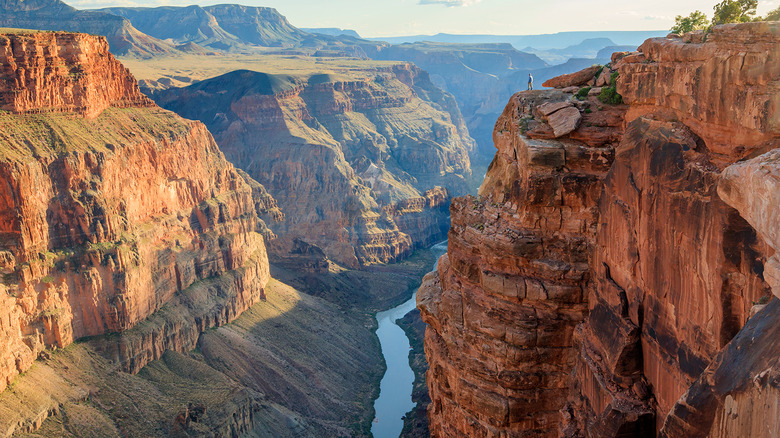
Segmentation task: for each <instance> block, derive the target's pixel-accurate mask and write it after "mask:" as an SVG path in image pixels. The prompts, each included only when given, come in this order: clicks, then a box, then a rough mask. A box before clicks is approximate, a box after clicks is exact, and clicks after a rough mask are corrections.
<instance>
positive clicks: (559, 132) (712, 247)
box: [418, 22, 780, 437]
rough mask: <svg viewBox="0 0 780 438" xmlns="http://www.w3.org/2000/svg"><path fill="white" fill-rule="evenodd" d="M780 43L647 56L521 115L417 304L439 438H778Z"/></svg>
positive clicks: (733, 36) (697, 39) (634, 55)
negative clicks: (530, 437) (527, 437)
mask: <svg viewBox="0 0 780 438" xmlns="http://www.w3.org/2000/svg"><path fill="white" fill-rule="evenodd" d="M778 34H780V24H779V23H777V22H768V23H767V22H763V23H742V24H728V25H722V26H716V27H714V28H713V29H712V31H711V32H710V33H709V34H707V35H705V34H704V33H703V32H701V31H699V32H694V33H690V34H686V35H683V36H670V37H667V38H654V39H649V40H647V41H646V42H645V43H644V44H642V45H641V46H640V47H639V50H638V51H637V52H631V53H628V52H625V53H615V54H614V55H613V56H612V59H611V63H610V64H609V65H608V66H607V67H604V68H603V69H601V68H598V67H594V68H592V69H586V70H583V71H582V72H579V73H576V74H572V75H568V76H565V77H561V78H557V79H555V80H552V81H549V82H548V83H545V85H546V86H555V87H558V88H556V89H554V90H548V91H525V92H520V93H517V94H515V95H514V96H513V97H512V98H511V99H510V101H509V103H508V104H507V106H506V108H505V110H504V112H503V114H502V115H501V117H500V118H499V120H498V122H497V124H496V127H495V130H494V133H493V138H494V142H495V146H496V148H497V153H496V156H495V158H494V160H493V162H492V163H491V165H490V167H489V169H488V172H487V175H486V177H485V181H484V182H483V183H482V186H481V187H480V189H479V193H478V196H477V197H473V196H467V197H462V198H455V199H453V202H452V206H451V213H452V227H451V229H450V231H449V236H448V237H449V247H448V251H447V254H446V255H445V256H443V257H442V258H441V259H440V261H439V265H438V269H437V271H435V272H433V273H430V274H428V275H427V276H426V278H425V280H424V283H423V286H422V287H421V288H420V290H419V291H418V307H419V309H420V311H421V314H422V318H423V320H424V321H425V322H426V323H427V324H428V327H427V329H426V334H425V351H426V355H427V358H428V362H429V366H430V369H429V370H428V372H427V384H428V388H429V392H430V396H431V399H432V402H431V405H430V407H429V410H428V416H429V421H430V430H431V435H432V436H472V437H480V436H518V437H519V436H550V437H552V436H566V437H584V436H593V437H596V436H597V437H619V436H632V437H637V436H649V437H652V436H656V435H658V436H668V437H677V436H702V437H703V436H766V437H769V436H774V435H775V434H776V432H777V430H778V429H779V428H780V423H778V418H777V417H778V415H777V413H778V411H777V408H776V406H777V405H776V403H777V400H778V396H779V395H780V391H779V387H778V380H777V377H776V376H777V372H778V362H777V357H778V354H777V353H778V351H777V348H778V344H777V341H776V339H772V336H775V335H776V331H777V319H778V317H780V315H779V314H778V313H777V303H778V301H777V299H775V298H774V296H775V295H777V294H778V292H777V278H778V275H777V266H778V264H777V255H776V250H777V242H776V237H777V236H776V234H777V233H776V230H777V229H778V225H777V203H776V201H777V195H776V193H777V190H776V188H777V167H776V166H777V153H776V148H777V147H778V145H779V144H780V143H779V142H780V129H779V128H780V126H779V125H778V118H777V117H778V116H777V114H778V106H780V101H779V100H778V96H779V95H780V94H778V89H779V88H778V87H780V70H778V66H780V63H779V62H778V56H780V50H778V49H779V48H780V39H778ZM589 85H593V88H586V87H587V86H589ZM571 93H577V96H578V98H573V97H572V95H571ZM615 93H618V95H619V96H621V97H622V99H614V96H615ZM599 96H600V97H601V98H600V99H599V98H598V97H599ZM621 100H622V102H621ZM773 293H774V295H773Z"/></svg>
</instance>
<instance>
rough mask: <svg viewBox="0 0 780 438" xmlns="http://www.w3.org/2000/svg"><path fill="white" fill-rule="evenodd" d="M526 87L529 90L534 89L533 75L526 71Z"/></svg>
mask: <svg viewBox="0 0 780 438" xmlns="http://www.w3.org/2000/svg"><path fill="white" fill-rule="evenodd" d="M528 89H529V90H533V89H534V77H533V76H531V73H528Z"/></svg>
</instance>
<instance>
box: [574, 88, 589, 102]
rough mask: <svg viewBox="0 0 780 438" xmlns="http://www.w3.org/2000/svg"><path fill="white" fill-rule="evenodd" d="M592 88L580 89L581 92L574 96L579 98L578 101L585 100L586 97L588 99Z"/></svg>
mask: <svg viewBox="0 0 780 438" xmlns="http://www.w3.org/2000/svg"><path fill="white" fill-rule="evenodd" d="M590 88H591V87H582V88H580V91H578V92H577V94H575V95H574V97H576V98H577V100H585V98H586V97H588V92H590Z"/></svg>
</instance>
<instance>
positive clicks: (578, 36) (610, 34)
mask: <svg viewBox="0 0 780 438" xmlns="http://www.w3.org/2000/svg"><path fill="white" fill-rule="evenodd" d="M668 33H669V31H668V30H647V31H645V30H641V31H573V32H558V33H549V34H542V35H458V34H447V33H439V34H436V35H410V36H400V37H377V38H366V39H369V40H372V41H386V42H388V43H391V44H401V43H411V42H417V41H436V42H446V43H509V44H512V45H513V46H515V48H516V49H518V50H523V48H525V47H533V48H535V49H540V50H549V49H561V48H564V47H568V46H573V45H576V44H580V43H582V41H583V40H586V39H589V38H609V39H610V40H612V41H613V43H614V44H616V45H636V46H639V45H640V44H641V43H642V42H644V41H645V40H646V39H648V38H654V37H661V36H666V35H667V34H668Z"/></svg>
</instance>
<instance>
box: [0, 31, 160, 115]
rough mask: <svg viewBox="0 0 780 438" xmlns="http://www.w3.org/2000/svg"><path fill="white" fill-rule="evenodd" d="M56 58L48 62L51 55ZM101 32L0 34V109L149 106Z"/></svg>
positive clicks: (88, 111)
mask: <svg viewBox="0 0 780 438" xmlns="http://www.w3.org/2000/svg"><path fill="white" fill-rule="evenodd" d="M54 59H56V60H58V61H59V62H57V63H50V62H51V60H54ZM152 105H154V104H153V103H152V102H151V101H150V100H149V99H148V98H147V97H146V96H144V95H143V94H141V92H140V91H139V90H138V84H137V83H136V81H135V79H134V78H133V76H132V75H131V74H130V71H129V70H127V69H126V68H125V67H124V66H123V65H122V64H120V63H119V61H117V60H116V59H115V58H114V57H113V56H112V55H110V54H109V53H108V43H107V42H106V39H105V38H104V37H94V36H91V35H86V34H74V33H60V32H42V33H31V34H27V33H17V34H4V35H0V108H2V109H3V110H6V111H13V112H17V113H24V112H42V111H44V112H45V111H69V112H77V113H79V114H82V115H84V116H86V117H90V118H91V117H96V116H97V115H98V114H100V113H101V112H103V110H104V109H106V108H108V107H109V106H116V107H121V106H152Z"/></svg>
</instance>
